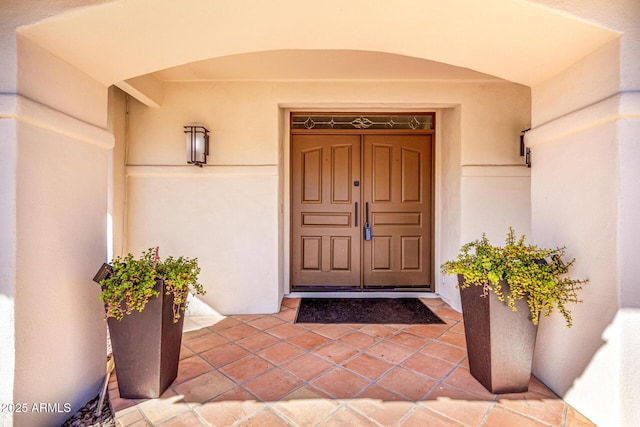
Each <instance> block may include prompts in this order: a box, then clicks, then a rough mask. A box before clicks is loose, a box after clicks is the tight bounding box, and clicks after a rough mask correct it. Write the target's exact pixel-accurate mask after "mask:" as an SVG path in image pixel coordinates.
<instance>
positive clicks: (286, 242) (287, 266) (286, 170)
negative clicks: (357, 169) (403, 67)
mask: <svg viewBox="0 0 640 427" xmlns="http://www.w3.org/2000/svg"><path fill="white" fill-rule="evenodd" d="M300 113H303V114H307V113H309V114H316V115H331V114H335V115H339V114H358V115H359V114H362V115H364V116H366V115H376V114H377V115H381V114H386V115H396V114H398V115H401V114H433V127H434V129H433V130H430V131H404V132H398V131H393V130H392V131H387V132H386V133H408V134H418V133H423V134H424V133H426V134H431V135H433V139H432V142H433V143H432V153H431V154H432V163H431V165H432V167H431V175H432V176H431V222H430V227H431V242H430V244H431V263H430V264H431V271H430V280H431V287H430V289H428V290H427V289H424V288H422V289H409V288H406V289H405V288H394V289H392V290H391V291H392V292H414V293H424V292H428V293H436V291H437V283H436V280H435V279H436V277H437V274H436V268H435V262H436V261H437V260H438V259H439V253H438V241H439V233H437V230H438V226H437V225H438V223H439V218H438V216H437V215H436V213H437V212H438V209H437V204H438V200H439V198H440V188H439V181H438V179H437V177H438V175H439V170H440V159H439V156H438V153H439V145H440V131H439V126H438V125H437V124H438V123H439V121H440V118H441V113H440V110H439V109H434V108H433V106H428V107H427V106H425V107H424V108H408V109H403V108H398V106H397V105H395V106H394V108H385V109H381V108H380V106H377V107H370V108H366V107H365V108H363V107H362V106H361V107H359V108H309V107H302V106H301V107H298V108H296V107H293V106H290V107H283V106H280V123H281V124H282V127H281V136H282V137H281V140H280V144H281V149H280V153H281V155H280V164H281V165H282V167H281V168H280V169H281V174H280V179H281V186H280V188H281V194H280V197H279V199H280V200H279V206H280V212H279V214H280V218H281V230H282V232H281V233H279V234H280V241H279V246H280V254H281V255H282V259H281V263H280V264H281V269H280V276H281V283H282V284H283V288H282V292H283V294H290V293H292V292H294V291H293V290H292V286H291V238H292V221H291V213H292V207H291V135H292V129H291V116H292V114H300ZM321 132H322V131H318V133H321ZM347 132H348V131H347ZM347 132H345V133H347ZM352 133H375V134H382V133H385V132H384V131H381V130H369V131H366V130H365V131H364V132H363V130H362V129H356V130H354V131H352ZM314 290H315V289H314ZM314 290H309V291H308V292H313V291H314ZM389 290H390V289H388V288H380V289H360V290H358V292H365V291H366V292H376V291H377V292H384V291H386V292H388V291H389ZM329 291H331V290H329ZM334 291H339V290H338V289H335V290H334Z"/></svg>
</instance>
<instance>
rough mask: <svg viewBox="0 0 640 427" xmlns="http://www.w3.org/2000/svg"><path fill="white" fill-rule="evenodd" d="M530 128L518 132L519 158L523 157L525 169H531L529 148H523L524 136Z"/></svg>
mask: <svg viewBox="0 0 640 427" xmlns="http://www.w3.org/2000/svg"><path fill="white" fill-rule="evenodd" d="M530 130H531V128H529V129H525V130H523V131H522V132H520V156H524V162H525V163H526V165H527V167H528V168H530V167H531V148H528V147H525V145H524V136H525V134H526V133H527V132H529V131H530Z"/></svg>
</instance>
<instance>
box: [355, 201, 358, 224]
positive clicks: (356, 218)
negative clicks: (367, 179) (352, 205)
mask: <svg viewBox="0 0 640 427" xmlns="http://www.w3.org/2000/svg"><path fill="white" fill-rule="evenodd" d="M355 226H356V227H357V226H358V202H356V212H355Z"/></svg>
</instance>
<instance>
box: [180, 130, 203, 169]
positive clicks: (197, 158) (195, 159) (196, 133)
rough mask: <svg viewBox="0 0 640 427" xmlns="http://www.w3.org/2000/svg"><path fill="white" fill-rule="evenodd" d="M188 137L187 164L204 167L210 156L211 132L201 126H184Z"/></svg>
mask: <svg viewBox="0 0 640 427" xmlns="http://www.w3.org/2000/svg"><path fill="white" fill-rule="evenodd" d="M184 133H185V134H186V135H187V163H189V164H190V165H196V166H198V167H202V165H206V164H207V156H208V155H209V131H208V130H207V128H205V127H204V126H202V125H200V124H193V125H187V126H184Z"/></svg>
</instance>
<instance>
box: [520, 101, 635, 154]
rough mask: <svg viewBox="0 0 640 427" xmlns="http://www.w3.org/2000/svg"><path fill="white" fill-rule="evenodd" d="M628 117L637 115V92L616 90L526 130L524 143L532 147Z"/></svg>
mask: <svg viewBox="0 0 640 427" xmlns="http://www.w3.org/2000/svg"><path fill="white" fill-rule="evenodd" d="M628 118H635V119H637V118H640V91H626V92H619V93H616V94H615V95H611V96H609V97H606V98H603V99H601V100H600V101H597V102H594V103H593V104H591V105H588V106H586V107H583V108H580V109H578V110H575V111H572V112H570V113H567V114H565V115H563V116H560V117H557V118H555V119H553V120H550V121H548V122H546V123H543V124H541V125H539V126H537V127H535V128H534V129H532V130H531V131H529V132H527V134H526V135H525V143H526V145H527V147H531V148H532V147H535V146H538V145H541V144H546V143H550V142H553V141H557V140H560V139H563V138H565V137H567V136H568V135H571V134H574V133H578V132H582V131H585V130H587V129H591V128H595V127H598V126H602V125H604V124H607V123H611V122H615V121H617V120H620V119H628ZM568 129H569V130H568Z"/></svg>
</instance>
